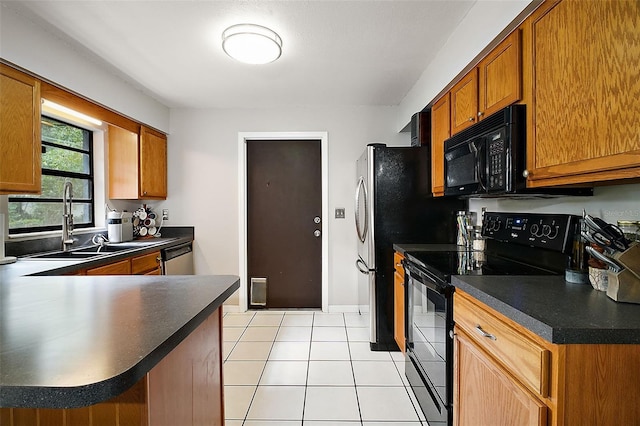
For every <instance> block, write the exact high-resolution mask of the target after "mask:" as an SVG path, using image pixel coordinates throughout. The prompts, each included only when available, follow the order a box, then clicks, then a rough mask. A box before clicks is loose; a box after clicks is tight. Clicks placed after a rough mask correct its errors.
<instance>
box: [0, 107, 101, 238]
mask: <svg viewBox="0 0 640 426" xmlns="http://www.w3.org/2000/svg"><path fill="white" fill-rule="evenodd" d="M41 132H42V147H43V150H42V193H41V194H40V195H16V196H11V197H10V198H9V232H11V231H12V230H14V231H17V232H29V231H31V230H33V231H36V230H54V229H60V228H61V226H62V189H63V187H64V182H65V181H66V180H69V181H71V183H72V184H73V202H74V204H73V216H74V224H75V226H77V227H78V226H79V227H81V226H82V225H85V226H90V225H92V224H93V176H92V167H91V158H92V146H91V136H92V134H91V132H90V131H89V130H85V129H81V128H79V127H75V126H72V125H69V124H66V123H63V122H60V121H58V120H54V119H51V118H49V117H42V124H41Z"/></svg>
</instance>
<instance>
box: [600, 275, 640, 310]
mask: <svg viewBox="0 0 640 426" xmlns="http://www.w3.org/2000/svg"><path fill="white" fill-rule="evenodd" d="M608 274H609V287H608V288H607V296H609V297H610V298H611V299H613V300H615V301H616V302H627V303H640V278H638V277H637V276H636V275H635V274H634V273H633V272H631V271H630V270H629V269H624V270H622V271H620V272H612V271H609V272H608Z"/></svg>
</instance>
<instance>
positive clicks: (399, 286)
mask: <svg viewBox="0 0 640 426" xmlns="http://www.w3.org/2000/svg"><path fill="white" fill-rule="evenodd" d="M403 259H404V256H403V255H402V253H398V252H395V253H394V255H393V265H394V268H395V271H394V273H393V312H394V313H393V338H394V340H395V341H396V343H397V344H398V347H399V348H400V350H401V351H402V352H403V353H404V351H405V349H406V348H405V322H404V319H405V298H404V268H403V267H402V260H403Z"/></svg>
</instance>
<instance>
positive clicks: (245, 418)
mask: <svg viewBox="0 0 640 426" xmlns="http://www.w3.org/2000/svg"><path fill="white" fill-rule="evenodd" d="M256 316H257V312H256V313H255V314H254V315H253V317H252V318H251V321H253V319H254V318H255V317H256ZM251 321H250V322H249V324H248V325H247V328H249V326H250V325H251ZM282 321H284V314H283V315H282V318H281V319H280V323H279V324H278V330H277V331H276V335H275V336H274V337H273V340H272V341H271V347H270V348H269V353H268V354H267V359H266V360H265V361H264V367H262V372H261V373H260V377H258V382H257V383H256V389H255V390H254V391H253V395H252V396H251V401H249V405H248V406H247V412H246V413H245V414H244V420H243V421H242V424H245V423H246V422H247V417H248V416H249V411H251V405H253V400H254V399H255V397H256V394H257V393H258V387H259V386H260V380H262V375H263V374H264V370H266V368H267V362H269V357H270V356H271V351H273V346H274V345H275V343H276V337H277V336H278V332H279V331H280V327H281V326H282ZM255 327H259V326H255Z"/></svg>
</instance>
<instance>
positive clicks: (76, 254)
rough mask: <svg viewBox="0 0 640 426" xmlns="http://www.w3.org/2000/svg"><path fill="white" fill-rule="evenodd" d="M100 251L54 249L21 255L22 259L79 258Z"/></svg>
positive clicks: (94, 255) (97, 254)
mask: <svg viewBox="0 0 640 426" xmlns="http://www.w3.org/2000/svg"><path fill="white" fill-rule="evenodd" d="M100 255H101V253H96V252H95V251H93V252H82V251H54V252H51V253H41V254H34V255H31V256H27V257H23V258H22V259H23V260H80V259H88V258H90V257H96V256H100Z"/></svg>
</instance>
